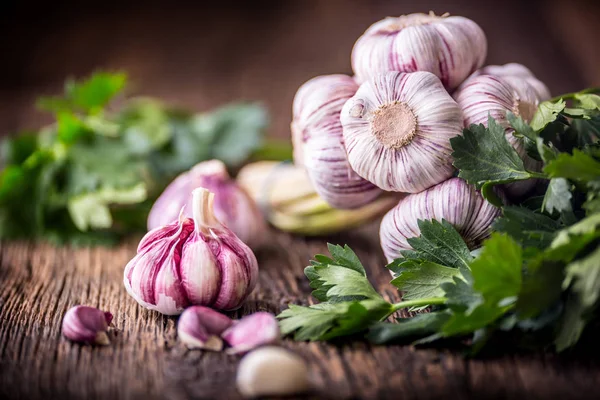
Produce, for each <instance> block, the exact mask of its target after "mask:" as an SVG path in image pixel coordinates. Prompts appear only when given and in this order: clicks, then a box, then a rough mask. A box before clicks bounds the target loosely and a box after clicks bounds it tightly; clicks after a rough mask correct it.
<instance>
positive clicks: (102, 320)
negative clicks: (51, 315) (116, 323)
mask: <svg viewBox="0 0 600 400" xmlns="http://www.w3.org/2000/svg"><path fill="white" fill-rule="evenodd" d="M112 319H113V316H112V314H111V313H109V312H108V311H101V310H98V309H97V308H94V307H88V306H75V307H73V308H71V309H69V311H67V312H66V314H65V316H64V318H63V322H62V333H63V335H64V336H65V337H66V338H67V339H69V340H72V341H74V342H81V343H90V344H100V345H108V344H110V340H109V339H108V335H107V333H106V332H107V330H108V326H109V325H110V323H111V321H112Z"/></svg>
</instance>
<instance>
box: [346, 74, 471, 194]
mask: <svg viewBox="0 0 600 400" xmlns="http://www.w3.org/2000/svg"><path fill="white" fill-rule="evenodd" d="M357 107H358V108H360V110H361V111H360V113H357V112H356V109H357ZM340 119H341V122H342V126H343V128H344V129H343V134H344V141H345V143H346V151H347V152H348V161H349V162H350V165H351V166H352V169H354V171H356V173H357V174H359V175H360V176H362V177H363V178H365V179H367V180H369V181H370V182H372V183H374V184H375V185H377V186H379V187H380V188H381V189H383V190H388V191H396V192H405V193H418V192H421V191H423V190H425V189H427V188H429V187H431V186H433V185H435V184H438V183H440V182H442V181H444V180H446V179H448V178H449V177H451V176H452V174H453V172H454V167H453V166H452V161H453V160H452V147H451V145H450V139H451V138H453V137H455V136H457V135H460V134H461V133H462V126H463V121H462V114H461V110H460V108H459V106H458V104H457V103H456V102H455V101H454V100H453V99H452V97H450V95H449V94H448V93H447V92H446V90H445V89H444V87H443V86H442V83H441V82H440V80H439V79H438V78H437V77H436V76H435V75H433V74H431V73H429V72H414V73H407V74H405V73H398V72H389V73H386V74H382V75H377V76H375V77H374V78H372V79H371V80H369V81H367V82H365V83H363V84H362V85H361V86H360V88H359V89H358V91H357V92H356V95H355V96H354V97H352V98H351V99H350V100H348V101H347V102H346V104H345V105H344V108H343V109H342V113H341V118H340Z"/></svg>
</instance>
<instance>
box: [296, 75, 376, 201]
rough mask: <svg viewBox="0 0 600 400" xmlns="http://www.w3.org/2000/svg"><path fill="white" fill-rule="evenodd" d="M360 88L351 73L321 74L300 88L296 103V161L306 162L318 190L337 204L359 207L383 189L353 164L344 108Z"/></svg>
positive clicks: (308, 171)
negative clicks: (344, 126) (346, 139)
mask: <svg viewBox="0 0 600 400" xmlns="http://www.w3.org/2000/svg"><path fill="white" fill-rule="evenodd" d="M357 89H358V85H357V84H356V82H354V80H353V79H352V78H351V77H349V76H347V75H325V76H318V77H316V78H313V79H311V80H309V81H308V82H306V83H305V84H304V85H302V86H301V87H300V89H298V92H297V93H296V97H295V98H294V105H293V114H294V115H293V121H292V126H291V128H292V142H293V145H294V162H295V164H296V165H300V166H304V168H305V169H306V171H307V173H308V176H309V178H310V180H311V182H312V184H313V186H314V188H315V191H316V192H317V193H318V194H319V196H321V198H323V199H324V200H325V201H326V202H327V203H329V205H331V206H332V207H335V208H342V209H348V208H357V207H361V206H364V205H365V204H368V203H370V202H371V201H372V200H374V199H375V198H376V197H377V196H379V194H380V193H381V190H380V189H378V188H377V187H376V186H375V185H373V184H372V183H370V182H368V181H366V180H365V179H363V178H361V177H360V176H358V175H357V174H356V173H355V172H354V171H353V170H352V168H351V167H350V164H349V163H348V159H347V157H346V149H345V147H344V137H343V135H342V124H341V123H340V112H341V110H342V107H343V106H344V103H345V102H346V101H347V100H348V99H349V98H350V97H352V96H354V94H355V93H356V90H357Z"/></svg>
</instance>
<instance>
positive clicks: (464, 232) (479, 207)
mask: <svg viewBox="0 0 600 400" xmlns="http://www.w3.org/2000/svg"><path fill="white" fill-rule="evenodd" d="M498 215H500V209H498V208H496V207H494V206H493V205H492V204H490V203H488V202H487V201H486V200H485V199H484V198H483V197H482V196H481V194H480V193H479V192H477V190H475V188H474V187H473V186H471V185H469V184H468V183H466V182H465V181H464V180H462V179H460V178H451V179H448V180H447V181H445V182H443V183H440V184H439V185H436V186H434V187H432V188H430V189H427V190H425V191H423V192H421V193H416V194H411V195H409V196H406V197H405V198H403V199H402V200H400V202H399V203H398V205H397V206H396V207H394V208H392V209H391V210H390V211H389V212H388V213H387V214H386V215H385V216H384V217H383V220H382V221H381V227H380V230H379V236H380V241H381V247H382V249H383V253H384V254H385V257H386V258H387V260H388V262H392V261H393V260H395V259H396V258H399V257H401V256H402V255H401V253H400V252H401V251H402V250H410V249H412V247H411V246H410V244H408V241H407V239H410V238H413V237H418V236H419V235H420V234H421V232H420V230H419V226H418V220H431V219H435V220H438V221H441V220H442V219H445V220H446V221H448V222H449V223H451V224H452V225H453V226H454V227H455V228H456V230H457V231H458V232H459V233H460V235H461V236H462V237H463V239H464V240H465V242H466V243H467V245H468V246H469V248H471V249H473V248H476V247H477V246H478V245H479V244H480V243H481V242H482V241H483V240H484V239H485V238H487V237H488V236H489V234H490V230H491V225H492V222H493V221H494V219H495V218H496V217H497V216H498Z"/></svg>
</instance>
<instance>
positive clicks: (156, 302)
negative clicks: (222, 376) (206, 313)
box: [123, 188, 258, 315]
mask: <svg viewBox="0 0 600 400" xmlns="http://www.w3.org/2000/svg"><path fill="white" fill-rule="evenodd" d="M213 199H214V195H213V194H212V193H210V192H209V191H208V190H206V189H204V188H197V189H194V190H193V192H192V207H191V208H192V215H193V219H190V218H186V217H184V216H183V215H182V214H180V216H179V219H178V220H176V221H174V222H172V223H170V224H168V225H165V226H162V227H158V228H155V229H153V230H151V231H150V232H148V233H147V234H146V236H144V237H143V238H142V240H141V242H140V244H139V246H138V250H137V255H136V256H135V257H134V258H133V259H132V260H131V261H129V263H128V264H127V266H126V267H125V272H124V279H123V281H124V284H125V288H126V289H127V292H128V293H129V294H130V295H131V296H132V297H133V298H134V299H135V300H136V301H137V302H138V303H140V304H141V305H142V306H144V307H146V308H148V309H150V310H155V311H158V312H161V313H163V314H167V315H175V314H180V313H181V312H182V311H183V309H184V308H185V307H187V306H189V305H192V304H193V305H203V306H208V307H212V308H215V309H218V310H233V309H236V308H239V307H240V306H241V305H242V303H243V302H244V300H245V299H246V297H248V295H249V294H250V293H251V292H252V289H254V286H255V285H256V281H257V278H258V264H257V261H256V257H255V256H254V253H252V250H250V248H249V247H248V246H246V245H245V244H244V243H243V242H242V241H241V240H240V239H239V238H238V237H237V236H236V235H235V234H234V233H233V232H232V231H230V230H229V229H228V228H227V227H225V225H223V224H221V223H220V222H219V220H218V219H217V218H216V217H215V215H214V211H213Z"/></svg>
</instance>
